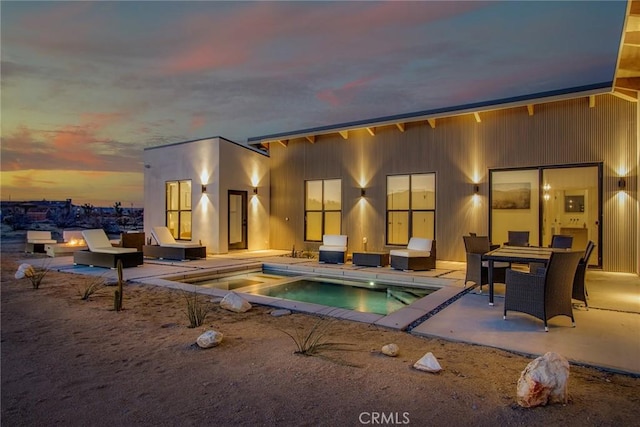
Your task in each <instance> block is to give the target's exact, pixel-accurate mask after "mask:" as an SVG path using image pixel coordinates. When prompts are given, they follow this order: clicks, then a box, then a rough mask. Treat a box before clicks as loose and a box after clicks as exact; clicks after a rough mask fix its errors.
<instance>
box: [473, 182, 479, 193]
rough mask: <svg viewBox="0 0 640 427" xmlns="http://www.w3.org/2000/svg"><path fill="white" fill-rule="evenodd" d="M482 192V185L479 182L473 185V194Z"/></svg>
mask: <svg viewBox="0 0 640 427" xmlns="http://www.w3.org/2000/svg"><path fill="white" fill-rule="evenodd" d="M479 192H480V186H479V185H478V184H474V185H473V194H478V193H479Z"/></svg>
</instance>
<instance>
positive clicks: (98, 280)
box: [78, 276, 107, 301]
mask: <svg viewBox="0 0 640 427" xmlns="http://www.w3.org/2000/svg"><path fill="white" fill-rule="evenodd" d="M106 285H107V284H106V281H105V279H104V277H102V276H99V277H92V278H91V279H90V281H89V283H86V284H85V286H84V287H83V288H78V294H79V295H80V299H81V300H83V301H88V300H89V298H90V297H91V295H93V294H96V293H98V292H99V291H101V290H102V289H103V288H104V287H105V286H106Z"/></svg>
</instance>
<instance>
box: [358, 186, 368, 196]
mask: <svg viewBox="0 0 640 427" xmlns="http://www.w3.org/2000/svg"><path fill="white" fill-rule="evenodd" d="M366 195H367V191H366V190H365V189H364V188H361V189H360V197H364V196H366Z"/></svg>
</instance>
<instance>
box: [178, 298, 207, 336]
mask: <svg viewBox="0 0 640 427" xmlns="http://www.w3.org/2000/svg"><path fill="white" fill-rule="evenodd" d="M183 295H184V299H185V301H186V302H187V308H186V310H185V314H186V315H187V318H188V319H189V327H190V328H197V327H198V326H201V325H202V324H203V323H204V319H205V318H206V317H207V314H209V307H207V306H206V304H204V303H203V302H202V301H201V299H200V295H198V292H196V290H195V289H194V291H193V292H191V293H190V294H189V293H187V292H184V293H183Z"/></svg>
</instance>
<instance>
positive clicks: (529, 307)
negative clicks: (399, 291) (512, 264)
mask: <svg viewBox="0 0 640 427" xmlns="http://www.w3.org/2000/svg"><path fill="white" fill-rule="evenodd" d="M582 255H583V253H582V252H575V251H574V252H569V251H567V252H554V253H553V254H551V259H550V260H549V264H548V265H547V268H545V269H538V270H537V272H536V273H535V274H531V273H524V272H521V271H516V270H513V269H509V270H507V274H506V280H505V284H506V287H505V294H504V314H503V319H505V320H506V318H507V310H510V311H519V312H521V313H527V314H530V315H531V316H534V317H536V318H538V319H540V320H542V321H543V322H544V330H545V332H548V331H549V327H548V326H547V321H548V320H549V319H551V318H553V317H555V316H560V315H563V316H569V317H570V318H571V323H572V325H573V326H574V327H575V319H574V317H573V306H572V305H571V292H572V291H571V289H572V287H573V281H574V276H575V273H576V269H577V267H578V261H580V257H581V256H582Z"/></svg>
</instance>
